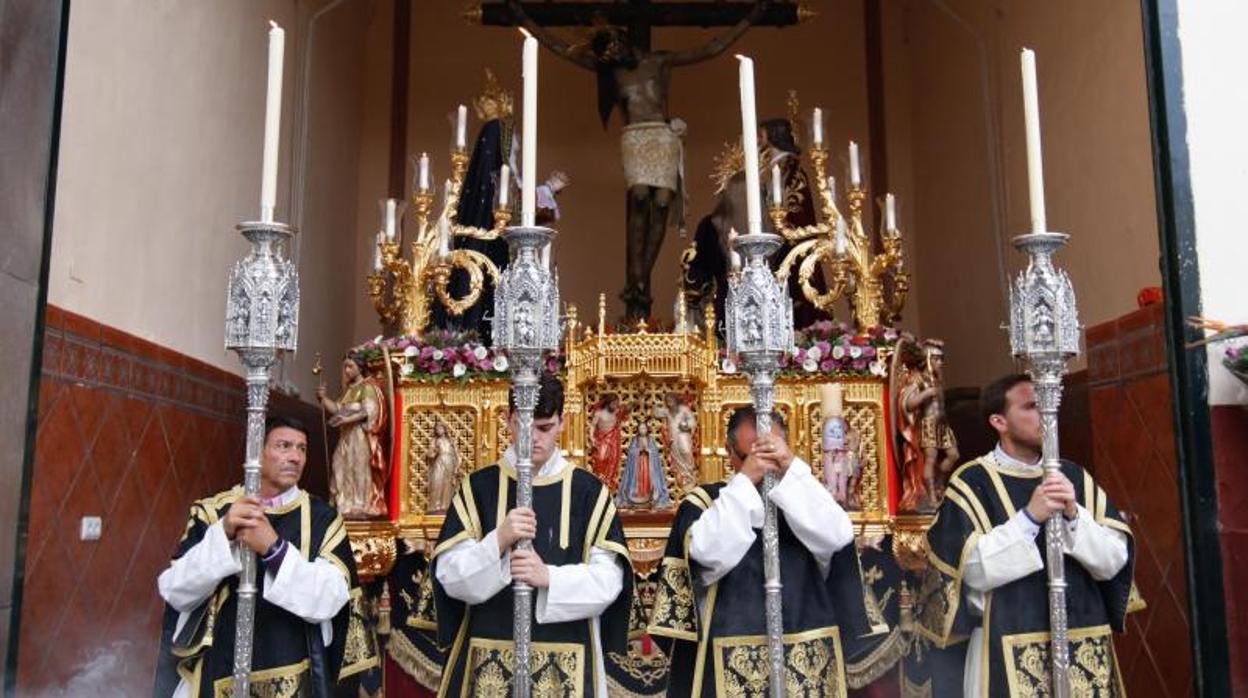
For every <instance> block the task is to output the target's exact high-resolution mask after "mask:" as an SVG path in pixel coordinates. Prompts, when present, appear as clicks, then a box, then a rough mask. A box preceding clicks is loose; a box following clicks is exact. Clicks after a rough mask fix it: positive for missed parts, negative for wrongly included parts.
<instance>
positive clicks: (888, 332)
mask: <svg viewBox="0 0 1248 698" xmlns="http://www.w3.org/2000/svg"><path fill="white" fill-rule="evenodd" d="M884 339H887V340H888V341H890V342H891V341H893V340H894V339H897V330H894V329H893V328H891V327H889V328H887V329H885V330H884Z"/></svg>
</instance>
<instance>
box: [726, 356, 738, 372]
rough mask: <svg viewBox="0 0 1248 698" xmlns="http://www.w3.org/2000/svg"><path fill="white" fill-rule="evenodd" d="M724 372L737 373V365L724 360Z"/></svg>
mask: <svg viewBox="0 0 1248 698" xmlns="http://www.w3.org/2000/svg"><path fill="white" fill-rule="evenodd" d="M723 372H724V373H736V372H737V364H736V363H735V362H734V361H733V360H732V359H724V365H723Z"/></svg>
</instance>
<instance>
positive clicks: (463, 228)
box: [368, 147, 512, 336]
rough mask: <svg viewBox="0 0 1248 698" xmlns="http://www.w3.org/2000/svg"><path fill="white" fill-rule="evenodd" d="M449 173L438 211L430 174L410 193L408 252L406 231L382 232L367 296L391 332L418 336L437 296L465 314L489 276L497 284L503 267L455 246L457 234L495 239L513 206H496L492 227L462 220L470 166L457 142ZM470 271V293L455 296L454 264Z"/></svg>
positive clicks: (457, 312)
mask: <svg viewBox="0 0 1248 698" xmlns="http://www.w3.org/2000/svg"><path fill="white" fill-rule="evenodd" d="M450 160H451V177H450V179H448V180H447V186H446V195H445V197H444V198H443V200H442V207H441V210H440V211H438V212H437V213H436V215H435V214H434V192H433V191H432V190H431V189H430V188H429V187H428V186H427V185H428V183H427V181H424V180H425V179H426V177H421V182H420V184H419V185H418V186H417V187H416V191H415V193H414V194H413V195H412V223H413V225H414V227H415V233H414V234H413V236H412V237H413V239H412V241H411V247H410V257H404V256H403V254H402V236H398V235H395V236H387V235H384V234H383V235H379V236H378V240H377V250H378V262H377V264H376V266H375V268H374V271H373V273H372V274H369V276H368V295H369V297H370V298H372V300H373V307H374V308H375V309H376V310H377V315H378V316H379V318H380V319H381V324H382V328H383V330H384V331H385V333H386V334H387V335H391V336H393V335H397V334H403V335H408V336H411V335H419V334H421V333H422V332H424V330H425V328H426V327H428V326H429V320H430V318H431V317H432V309H433V299H434V297H436V298H437V300H438V302H440V303H441V304H442V306H443V307H445V308H446V310H447V312H448V313H450V314H451V315H455V316H459V315H463V314H464V312H465V311H467V310H468V309H469V308H471V307H472V306H473V305H475V304H476V303H477V301H478V300H479V299H480V298H481V292H482V291H483V290H484V288H485V277H486V276H489V278H490V283H492V284H494V285H495V286H497V285H498V279H499V270H498V267H497V266H495V264H494V262H492V261H491V260H490V258H489V257H487V256H485V255H484V254H481V253H480V252H477V251H476V250H469V249H451V240H452V239H453V238H454V237H457V236H458V237H468V238H475V239H478V240H496V239H498V238H499V237H500V235H501V234H502V231H503V230H504V229H505V228H506V227H507V225H508V223H510V222H511V217H512V213H511V209H510V208H508V207H507V206H497V207H495V209H494V226H493V227H492V228H490V229H488V230H487V229H485V228H477V227H473V226H469V225H460V224H459V223H458V222H456V219H455V218H456V212H457V211H458V209H459V197H460V196H461V190H462V187H463V181H464V173H465V172H466V171H467V169H468V153H467V151H465V150H464V149H463V148H459V147H456V148H454V149H452V151H451V157H450ZM456 268H458V269H462V270H463V271H464V272H466V273H467V274H468V292H467V294H465V295H464V296H462V297H459V298H456V297H455V296H454V295H453V294H452V292H451V290H450V288H449V286H450V281H451V273H452V271H453V270H454V269H456Z"/></svg>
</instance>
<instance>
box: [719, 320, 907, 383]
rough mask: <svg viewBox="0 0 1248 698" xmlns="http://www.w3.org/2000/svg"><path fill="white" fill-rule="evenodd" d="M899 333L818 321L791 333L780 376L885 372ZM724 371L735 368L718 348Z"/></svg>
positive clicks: (733, 370)
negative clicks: (857, 330)
mask: <svg viewBox="0 0 1248 698" xmlns="http://www.w3.org/2000/svg"><path fill="white" fill-rule="evenodd" d="M900 336H901V334H900V333H899V332H898V331H897V330H895V329H893V328H891V327H872V328H871V329H869V330H867V332H866V333H865V334H856V333H854V331H853V330H852V329H851V328H850V326H849V325H848V324H846V323H844V322H834V321H832V320H820V321H818V322H815V323H813V324H811V325H810V326H808V327H806V328H805V329H803V330H799V331H797V332H795V333H794V346H793V349H792V351H791V352H790V353H789V354H786V355H785V356H782V357H781V358H780V375H789V376H792V375H805V374H822V375H841V376H878V377H884V376H887V375H888V362H887V354H888V352H889V351H891V350H892V348H893V346H894V345H896V343H897V340H898V338H900ZM720 361H721V367H722V369H723V371H724V373H736V371H737V367H736V364H734V363H733V361H732V359H730V358H729V357H728V356H727V352H726V350H724V351H721V355H720Z"/></svg>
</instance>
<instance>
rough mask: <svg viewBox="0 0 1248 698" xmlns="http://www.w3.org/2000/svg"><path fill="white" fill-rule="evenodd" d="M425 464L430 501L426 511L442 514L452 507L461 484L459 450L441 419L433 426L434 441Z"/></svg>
mask: <svg viewBox="0 0 1248 698" xmlns="http://www.w3.org/2000/svg"><path fill="white" fill-rule="evenodd" d="M425 464H426V466H427V470H426V471H425V472H426V473H427V477H428V479H429V501H428V504H427V505H426V506H425V510H426V511H427V512H428V513H431V514H440V513H443V512H445V511H446V508H447V507H448V506H450V504H451V496H452V495H454V494H455V488H456V486H457V485H458V484H459V482H458V480H459V450H458V449H457V448H456V447H455V437H454V436H452V435H451V433H450V429H448V428H447V426H446V422H443V421H442V420H440V419H439V420H438V421H437V422H436V423H435V424H434V425H433V440H432V441H431V442H430V443H429V450H428V451H426V452H425Z"/></svg>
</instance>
